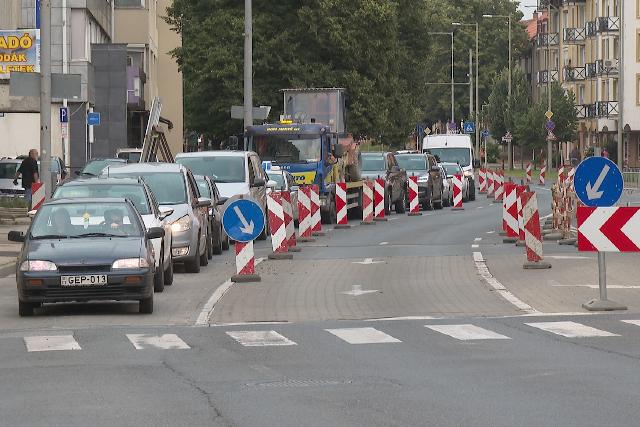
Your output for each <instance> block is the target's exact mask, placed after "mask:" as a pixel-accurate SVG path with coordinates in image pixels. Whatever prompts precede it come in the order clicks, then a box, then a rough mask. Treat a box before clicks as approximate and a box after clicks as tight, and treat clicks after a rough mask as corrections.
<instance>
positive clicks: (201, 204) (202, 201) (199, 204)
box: [196, 197, 211, 208]
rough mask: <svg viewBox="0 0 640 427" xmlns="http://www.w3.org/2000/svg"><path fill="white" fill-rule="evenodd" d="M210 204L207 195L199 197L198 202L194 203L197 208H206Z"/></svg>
mask: <svg viewBox="0 0 640 427" xmlns="http://www.w3.org/2000/svg"><path fill="white" fill-rule="evenodd" d="M209 206H211V199H209V198H207V197H199V198H198V202H197V203H196V207H198V208H208V207H209Z"/></svg>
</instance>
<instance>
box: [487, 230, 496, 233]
mask: <svg viewBox="0 0 640 427" xmlns="http://www.w3.org/2000/svg"><path fill="white" fill-rule="evenodd" d="M493 233H495V231H493V230H492V231H487V234H493Z"/></svg>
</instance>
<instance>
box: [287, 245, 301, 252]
mask: <svg viewBox="0 0 640 427" xmlns="http://www.w3.org/2000/svg"><path fill="white" fill-rule="evenodd" d="M289 252H302V248H299V247H298V246H294V247H290V248H289Z"/></svg>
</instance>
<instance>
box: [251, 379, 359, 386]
mask: <svg viewBox="0 0 640 427" xmlns="http://www.w3.org/2000/svg"><path fill="white" fill-rule="evenodd" d="M352 383H353V381H352V380H284V381H270V382H261V383H248V384H247V387H249V388H286V387H326V386H336V385H348V384H352Z"/></svg>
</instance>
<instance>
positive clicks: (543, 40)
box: [536, 33, 560, 46]
mask: <svg viewBox="0 0 640 427" xmlns="http://www.w3.org/2000/svg"><path fill="white" fill-rule="evenodd" d="M559 38H560V37H559V35H558V33H540V34H538V35H537V37H536V42H537V44H538V46H556V45H557V44H558V42H559Z"/></svg>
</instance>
